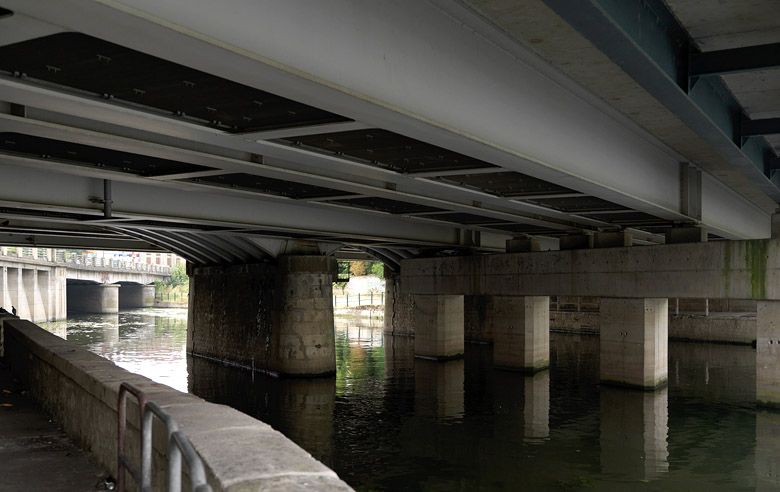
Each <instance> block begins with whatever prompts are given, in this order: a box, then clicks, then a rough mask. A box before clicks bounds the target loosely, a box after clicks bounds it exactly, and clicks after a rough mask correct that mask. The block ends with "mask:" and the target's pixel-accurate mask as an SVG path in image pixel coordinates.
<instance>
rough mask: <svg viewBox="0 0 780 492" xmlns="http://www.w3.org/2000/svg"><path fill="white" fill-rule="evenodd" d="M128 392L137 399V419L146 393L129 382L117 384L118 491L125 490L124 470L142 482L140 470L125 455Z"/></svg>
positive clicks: (141, 415)
mask: <svg viewBox="0 0 780 492" xmlns="http://www.w3.org/2000/svg"><path fill="white" fill-rule="evenodd" d="M128 393H130V394H132V395H133V396H135V398H136V400H138V421H139V422H141V421H142V420H143V415H144V408H145V407H146V395H145V394H144V393H143V391H141V390H139V389H138V388H136V387H135V386H133V385H132V384H130V383H122V384H120V385H119V397H118V401H117V409H116V410H117V412H116V413H117V445H116V474H117V477H116V486H117V487H116V488H117V490H119V492H124V490H125V471H127V472H129V473H130V475H131V476H132V477H133V479H135V481H136V482H137V483H142V480H141V478H142V475H141V473H142V472H141V471H139V470H138V469H137V468H135V467H134V466H133V464H132V463H131V462H130V460H129V459H128V458H127V457H126V456H125V454H124V451H125V438H126V437H127V436H126V434H127V394H128Z"/></svg>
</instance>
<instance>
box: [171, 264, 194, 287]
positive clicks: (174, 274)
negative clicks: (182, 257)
mask: <svg viewBox="0 0 780 492" xmlns="http://www.w3.org/2000/svg"><path fill="white" fill-rule="evenodd" d="M189 281H190V278H189V277H188V276H187V269H186V268H185V267H184V265H181V264H179V265H176V266H174V267H173V268H171V276H170V277H169V278H168V279H167V281H166V283H167V284H168V285H170V286H171V287H179V286H181V285H185V284H188V283H189Z"/></svg>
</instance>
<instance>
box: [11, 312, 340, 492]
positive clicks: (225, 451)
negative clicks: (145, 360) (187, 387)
mask: <svg viewBox="0 0 780 492" xmlns="http://www.w3.org/2000/svg"><path fill="white" fill-rule="evenodd" d="M2 327H3V331H4V334H3V335H4V349H5V359H6V362H8V363H9V365H10V367H11V369H12V371H13V372H14V374H15V375H16V376H17V377H19V378H20V379H21V380H22V381H23V383H24V384H25V385H26V386H27V388H29V390H30V391H31V393H32V395H33V396H34V397H35V398H36V399H37V400H38V401H39V402H40V403H41V404H42V405H43V407H44V408H45V409H46V410H47V411H48V412H49V413H50V414H51V415H53V416H54V418H55V419H56V420H57V421H58V423H60V424H61V425H62V426H63V428H64V429H65V431H66V432H67V433H68V435H70V436H71V438H73V439H74V440H75V441H76V442H77V443H78V444H79V445H80V446H81V447H82V448H84V449H85V450H87V451H89V452H90V453H92V455H93V456H94V457H95V459H96V460H97V461H98V463H99V464H100V465H101V466H103V467H104V468H105V469H106V470H108V471H109V472H110V473H111V474H112V475H114V476H116V433H117V392H118V389H119V385H120V384H121V383H122V382H129V383H131V384H133V385H135V386H137V387H139V388H140V389H141V390H142V391H144V392H145V393H146V394H147V395H148V397H149V398H150V399H151V400H152V401H155V402H156V403H157V404H158V405H160V406H161V407H162V408H163V409H164V410H165V411H166V412H168V413H169V414H170V415H171V416H172V417H173V418H174V420H176V422H177V423H178V424H179V429H180V430H181V431H183V432H184V433H185V434H186V435H187V436H188V437H189V438H190V440H191V442H192V445H193V446H194V447H195V449H196V450H197V452H198V454H199V455H200V456H201V458H202V459H203V461H204V463H205V465H206V473H207V475H208V480H209V483H210V484H211V486H212V487H213V489H214V490H215V491H231V492H239V491H241V492H244V491H255V490H303V489H315V490H333V491H335V490H339V491H344V490H351V489H350V487H349V486H347V485H346V484H345V483H344V482H342V481H341V480H340V479H339V478H338V476H337V475H336V473H335V472H333V471H332V470H330V469H329V468H327V467H326V466H325V465H323V464H322V463H320V462H318V461H317V460H315V459H314V458H313V457H312V456H311V455H309V453H307V452H306V451H304V450H303V449H301V448H299V447H298V446H297V445H295V444H294V443H293V442H292V441H290V440H289V439H287V438H286V437H285V436H283V435H282V434H281V433H279V432H277V431H275V430H274V429H272V428H271V427H270V426H269V425H267V424H265V423H263V422H260V421H258V420H256V419H254V418H252V417H250V416H248V415H246V414H244V413H241V412H239V411H237V410H234V409H232V408H230V407H227V406H224V405H216V404H212V403H208V402H206V401H205V400H202V399H200V398H198V397H196V396H194V395H190V394H186V393H181V392H179V391H176V390H174V389H171V388H169V387H168V386H165V385H162V384H158V383H154V382H152V381H151V380H149V379H147V378H145V377H142V376H139V375H137V374H134V373H131V372H128V371H126V370H124V369H121V368H119V367H117V366H116V365H115V364H114V363H112V362H111V361H108V360H106V359H104V358H102V357H100V356H98V355H95V354H93V353H91V352H89V351H87V350H84V349H82V348H79V347H76V346H74V345H73V344H71V343H69V342H67V341H66V340H63V339H61V338H59V337H57V336H55V335H53V334H51V333H49V332H47V331H45V330H44V329H42V328H40V327H39V326H37V325H35V324H33V323H30V322H29V321H24V320H19V319H15V318H14V319H8V318H6V319H4V320H3V324H2ZM127 415H128V429H129V434H128V450H129V452H130V453H133V454H132V455H133V456H138V454H137V453H138V449H139V433H138V428H139V421H138V407H137V405H136V404H135V402H134V400H133V399H132V398H129V399H128V413H127ZM164 432H165V431H164V430H163V428H162V426H161V424H160V423H159V422H158V421H156V422H155V428H154V436H155V437H154V450H155V459H154V467H153V469H154V482H155V484H156V485H155V490H164V489H165V486H164V481H165V471H166V462H165V459H164V456H165V454H166V447H167V446H166V440H165V435H164ZM185 469H186V466H185ZM185 479H186V477H185Z"/></svg>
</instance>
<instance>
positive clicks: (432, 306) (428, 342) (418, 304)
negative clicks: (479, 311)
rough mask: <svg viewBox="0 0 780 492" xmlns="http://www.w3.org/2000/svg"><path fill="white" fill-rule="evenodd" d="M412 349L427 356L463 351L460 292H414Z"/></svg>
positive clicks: (448, 356)
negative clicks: (433, 293)
mask: <svg viewBox="0 0 780 492" xmlns="http://www.w3.org/2000/svg"><path fill="white" fill-rule="evenodd" d="M412 317H413V325H414V353H415V355H416V356H418V357H424V358H428V359H452V358H455V357H460V356H462V355H463V342H464V335H463V296H425V295H418V296H414V300H413V313H412Z"/></svg>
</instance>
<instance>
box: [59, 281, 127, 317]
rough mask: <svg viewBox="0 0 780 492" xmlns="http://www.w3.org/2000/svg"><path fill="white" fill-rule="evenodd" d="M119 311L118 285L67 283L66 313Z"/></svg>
mask: <svg viewBox="0 0 780 492" xmlns="http://www.w3.org/2000/svg"><path fill="white" fill-rule="evenodd" d="M118 312H119V285H117V284H73V283H68V314H70V313H95V314H107V313H118Z"/></svg>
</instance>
